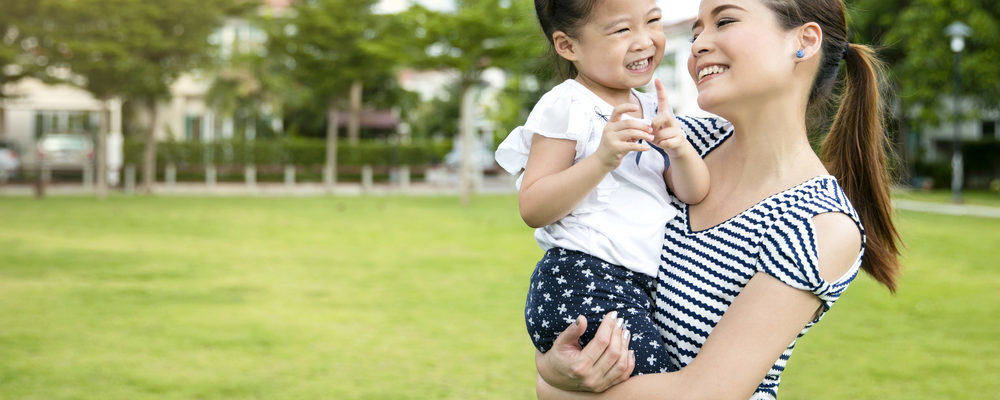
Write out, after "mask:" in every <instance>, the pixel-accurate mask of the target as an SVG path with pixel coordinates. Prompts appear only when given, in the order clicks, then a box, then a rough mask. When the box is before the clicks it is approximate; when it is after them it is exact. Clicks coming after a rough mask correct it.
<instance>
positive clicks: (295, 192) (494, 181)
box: [0, 177, 517, 197]
mask: <svg viewBox="0 0 1000 400" xmlns="http://www.w3.org/2000/svg"><path fill="white" fill-rule="evenodd" d="M110 192H111V193H113V194H119V195H120V194H123V193H124V190H123V189H121V188H112V189H111V190H110ZM153 192H154V193H155V194H157V195H163V196H220V197H226V196H261V197H280V196H290V197H301V196H328V195H332V196H360V195H373V196H390V195H407V196H410V195H412V196H457V195H458V194H459V192H458V185H457V183H456V182H439V183H428V182H413V183H411V184H410V187H409V188H408V189H406V190H404V189H402V188H401V187H400V186H399V185H396V184H389V183H376V184H374V185H373V186H372V187H371V189H370V190H367V191H366V190H364V188H362V186H361V184H360V183H337V184H336V185H334V186H333V188H332V189H328V188H327V187H325V186H324V185H323V184H322V183H298V184H295V185H292V186H285V184H284V183H258V184H257V185H255V186H252V187H250V186H247V185H246V184H244V183H240V182H219V183H217V184H216V185H215V187H214V188H212V189H209V188H208V187H207V186H206V185H205V184H204V183H188V182H184V183H177V184H175V185H172V186H167V185H165V184H163V183H159V184H157V185H156V186H154V188H153ZM477 193H479V194H487V195H488V194H514V193H517V191H516V189H515V188H514V181H513V179H508V178H506V177H489V178H487V179H484V180H483V183H482V185H481V187H480V188H479V190H478V191H477ZM34 194H35V192H34V186H32V185H27V184H17V185H14V184H8V185H0V196H14V197H26V196H34ZM45 194H46V195H47V196H92V195H94V189H93V188H87V187H84V186H83V185H81V184H76V183H65V184H53V185H49V186H48V187H46V189H45Z"/></svg>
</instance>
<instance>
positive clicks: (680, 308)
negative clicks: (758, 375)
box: [653, 117, 865, 400]
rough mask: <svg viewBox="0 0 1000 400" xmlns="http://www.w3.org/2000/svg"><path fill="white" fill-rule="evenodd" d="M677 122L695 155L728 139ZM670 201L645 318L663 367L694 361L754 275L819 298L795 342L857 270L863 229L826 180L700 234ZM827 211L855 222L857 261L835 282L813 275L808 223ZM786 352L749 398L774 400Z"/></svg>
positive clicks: (701, 123) (726, 129)
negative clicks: (659, 344)
mask: <svg viewBox="0 0 1000 400" xmlns="http://www.w3.org/2000/svg"><path fill="white" fill-rule="evenodd" d="M678 120H679V121H680V122H681V125H682V126H683V127H684V128H685V131H686V132H687V135H688V138H689V140H690V141H691V143H692V144H693V145H694V147H695V148H696V149H697V150H698V152H699V153H700V154H701V156H702V157H705V156H706V155H707V154H708V153H709V152H711V151H712V150H713V149H715V148H716V147H717V146H718V145H719V144H721V143H722V142H723V141H725V140H726V139H727V138H729V137H730V136H731V135H732V133H733V127H732V125H731V124H729V123H726V122H725V121H722V120H718V119H700V118H685V117H679V118H678ZM671 201H672V204H673V205H674V206H675V207H677V208H678V210H679V214H678V216H677V217H676V218H674V219H672V220H670V222H669V223H667V233H666V237H665V242H664V246H663V252H662V253H661V259H662V263H661V264H660V271H659V275H658V281H659V282H658V287H657V293H656V299H655V310H654V311H653V314H654V320H655V321H656V325H657V328H658V329H659V331H660V334H661V335H662V336H663V340H664V342H665V343H666V347H667V350H668V351H669V354H670V357H671V359H672V360H671V361H673V363H674V365H676V366H677V367H678V368H683V367H684V366H686V365H687V364H688V363H690V362H691V360H693V359H694V357H695V355H697V354H698V351H699V350H700V349H701V346H702V345H703V344H704V343H705V339H707V338H708V335H709V334H710V333H711V332H712V329H714V328H715V325H716V324H717V323H718V322H719V320H720V319H721V318H722V314H723V313H725V311H726V309H728V308H729V305H730V304H731V303H732V301H733V299H735V298H736V295H738V294H739V293H740V290H742V289H743V287H744V286H746V284H747V282H748V281H749V280H750V278H751V277H752V276H753V275H754V274H756V273H759V272H760V273H766V274H768V275H771V276H773V277H775V278H777V279H778V280H780V281H782V282H784V283H786V284H788V285H790V286H792V287H794V288H797V289H801V290H807V291H809V292H812V293H814V294H816V296H818V297H819V298H820V300H822V302H823V305H824V307H823V308H822V310H820V313H819V315H818V316H817V317H816V319H815V320H813V321H812V322H810V323H809V324H807V325H806V326H805V327H803V329H802V331H801V332H800V333H799V335H798V337H802V335H804V334H805V333H806V331H808V330H809V328H810V327H812V326H813V325H814V324H815V323H816V322H818V321H819V320H820V319H821V318H822V317H823V314H825V312H826V311H827V310H829V308H830V306H832V305H833V303H834V302H835V301H836V300H837V298H839V297H840V294H841V293H843V291H844V289H846V288H847V285H848V284H849V283H850V282H851V281H852V280H853V279H854V277H855V276H856V275H857V272H858V267H859V266H860V265H861V254H863V253H864V243H865V235H864V229H863V228H862V227H861V221H860V220H859V219H858V215H857V212H855V210H854V207H853V206H851V203H850V202H849V201H848V200H847V197H846V196H845V195H844V192H843V191H842V190H841V188H840V185H839V184H838V183H837V180H836V179H835V178H834V177H832V176H829V175H821V176H817V177H815V178H812V179H810V180H808V181H806V182H803V183H801V184H799V185H796V186H794V187H792V188H789V189H787V190H784V191H782V192H779V193H776V194H774V195H771V196H769V197H767V198H765V199H764V200H761V201H760V202H759V203H757V204H756V205H754V206H752V207H750V208H749V209H747V210H745V211H743V212H741V213H740V214H738V215H736V216H734V217H732V218H730V219H729V220H726V221H724V222H722V223H720V224H718V225H716V226H713V227H711V228H708V229H705V230H701V231H694V230H692V229H691V224H690V219H689V216H690V214H689V211H688V206H687V205H686V204H684V203H683V202H681V201H679V200H677V198H676V197H674V196H673V195H672V194H671ZM831 212H837V213H844V214H847V215H849V216H850V217H851V218H852V219H853V220H854V222H855V223H857V224H858V228H859V229H860V230H861V238H862V251H861V254H859V255H858V259H857V261H856V262H855V263H854V265H853V266H852V267H851V269H850V270H849V271H848V272H847V273H846V274H844V276H843V277H841V278H840V279H838V280H836V281H835V282H827V281H825V280H823V278H821V277H820V274H819V271H818V268H817V264H818V261H817V260H818V256H817V251H816V237H815V233H814V227H813V223H812V218H813V217H814V216H816V215H819V214H823V213H831ZM796 339H797V338H796ZM794 347H795V341H792V343H790V344H789V345H788V348H787V349H785V351H784V354H782V355H781V357H780V358H778V360H777V362H775V363H774V365H773V366H772V367H771V370H770V371H769V372H768V374H767V376H765V377H764V380H763V381H762V382H761V383H760V385H759V386H758V387H757V390H756V392H755V393H754V395H753V396H752V397H751V399H752V400H764V399H774V398H775V397H776V394H777V389H778V383H779V381H780V379H779V376H780V374H781V372H782V371H783V370H784V369H785V364H786V362H787V361H788V358H789V357H790V356H791V354H792V349H793V348H794Z"/></svg>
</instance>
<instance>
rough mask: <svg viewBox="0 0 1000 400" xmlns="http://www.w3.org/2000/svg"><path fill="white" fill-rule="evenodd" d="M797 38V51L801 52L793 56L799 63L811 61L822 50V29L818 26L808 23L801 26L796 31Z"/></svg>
mask: <svg viewBox="0 0 1000 400" xmlns="http://www.w3.org/2000/svg"><path fill="white" fill-rule="evenodd" d="M797 36H798V37H797V39H798V44H799V47H798V49H797V50H801V51H802V52H801V53H796V54H795V56H796V58H797V59H798V60H799V61H805V60H808V59H811V58H812V57H813V56H815V55H817V54H819V52H820V50H822V49H823V28H821V27H820V26H819V24H817V23H815V22H810V23H807V24H805V25H802V26H801V27H799V29H798V35H797Z"/></svg>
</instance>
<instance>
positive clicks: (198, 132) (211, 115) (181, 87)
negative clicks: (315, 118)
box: [135, 0, 292, 141]
mask: <svg viewBox="0 0 1000 400" xmlns="http://www.w3.org/2000/svg"><path fill="white" fill-rule="evenodd" d="M291 2H292V0H266V1H264V2H263V4H262V6H261V8H260V10H259V11H258V12H260V13H261V14H280V13H284V12H287V11H288V8H289V7H290V5H291ZM208 40H209V42H210V43H212V44H214V45H216V46H218V49H219V56H220V57H221V58H222V60H223V61H225V60H229V59H231V58H232V57H233V56H234V55H237V54H245V53H251V52H259V51H261V50H262V49H263V48H264V46H265V44H266V42H267V35H266V34H265V33H264V31H263V30H261V29H259V28H258V27H256V26H254V25H253V24H252V23H251V22H250V21H249V20H247V19H246V18H237V17H230V18H226V20H225V21H224V23H223V25H222V26H221V27H220V28H219V29H218V30H217V31H215V32H214V33H212V35H210V36H209V38H208ZM215 77H216V76H215V75H213V74H209V73H206V72H205V71H196V72H191V73H187V74H184V75H181V76H180V77H179V78H178V79H177V81H175V82H174V83H173V85H172V86H171V89H170V93H171V96H170V100H169V101H166V102H162V103H160V104H159V105H158V107H157V116H158V120H159V126H158V127H157V128H156V129H154V136H155V137H156V139H157V140H167V139H168V138H169V139H171V140H177V141H186V140H200V141H210V140H215V139H228V138H232V137H233V136H234V135H236V134H237V130H238V128H239V127H240V123H239V121H237V120H236V119H235V117H234V116H233V115H223V114H221V113H219V112H218V111H217V110H214V109H212V107H210V106H209V105H208V104H207V99H206V94H207V93H208V91H209V88H210V87H211V86H212V83H213V81H214V79H215ZM262 112H263V113H264V114H267V115H270V114H271V113H270V110H262ZM135 117H136V119H137V120H140V121H144V124H145V125H146V126H148V124H149V122H148V121H149V116H148V115H147V113H146V111H145V110H142V109H139V110H137V111H136V114H135ZM269 119H270V121H271V128H272V129H273V130H275V131H281V130H282V126H281V119H280V118H269ZM254 129H255V128H254V124H248V125H247V129H245V130H243V131H242V132H240V133H242V134H244V135H246V136H247V137H248V138H250V139H252V138H253V137H254V136H255V132H254Z"/></svg>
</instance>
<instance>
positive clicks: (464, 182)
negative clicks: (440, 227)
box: [458, 82, 476, 207]
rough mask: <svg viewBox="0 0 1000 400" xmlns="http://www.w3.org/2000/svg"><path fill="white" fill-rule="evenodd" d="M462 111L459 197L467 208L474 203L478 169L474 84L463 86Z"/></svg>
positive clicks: (464, 84) (460, 123)
mask: <svg viewBox="0 0 1000 400" xmlns="http://www.w3.org/2000/svg"><path fill="white" fill-rule="evenodd" d="M462 86H463V88H462V109H461V117H460V118H459V120H460V122H459V128H458V129H459V135H460V136H459V137H460V138H461V146H462V147H461V148H460V149H459V151H461V153H460V154H461V155H462V161H461V164H460V165H461V167H460V168H459V169H460V172H459V174H460V175H459V195H460V198H461V202H462V206H464V207H467V206H468V205H469V204H470V203H471V201H472V192H473V185H474V184H475V183H474V182H473V179H474V177H473V174H474V173H475V171H474V168H476V166H475V163H474V158H473V156H474V152H475V147H476V146H475V136H476V135H475V132H474V131H475V118H474V117H475V101H476V96H475V90H476V86H475V84H473V83H471V82H470V83H463V84H462Z"/></svg>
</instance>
